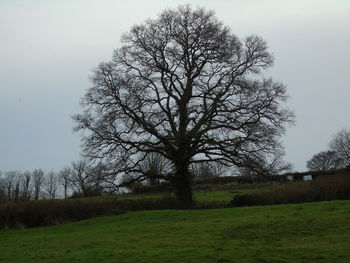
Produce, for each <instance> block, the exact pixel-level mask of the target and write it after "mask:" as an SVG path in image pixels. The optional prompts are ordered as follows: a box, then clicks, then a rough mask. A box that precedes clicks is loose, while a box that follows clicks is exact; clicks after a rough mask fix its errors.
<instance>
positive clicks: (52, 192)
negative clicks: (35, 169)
mask: <svg viewBox="0 0 350 263" xmlns="http://www.w3.org/2000/svg"><path fill="white" fill-rule="evenodd" d="M44 187H45V193H44V194H45V196H46V197H47V198H48V199H55V198H56V193H57V189H58V187H59V181H58V175H57V174H56V173H55V172H53V171H51V172H49V173H47V174H46V177H45V181H44Z"/></svg>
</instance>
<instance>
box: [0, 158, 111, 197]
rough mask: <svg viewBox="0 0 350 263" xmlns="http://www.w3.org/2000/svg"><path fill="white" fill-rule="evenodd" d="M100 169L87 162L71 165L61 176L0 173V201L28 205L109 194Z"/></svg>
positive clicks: (50, 172) (35, 171)
mask: <svg viewBox="0 0 350 263" xmlns="http://www.w3.org/2000/svg"><path fill="white" fill-rule="evenodd" d="M102 170H103V168H102V167H101V166H91V165H89V164H88V162H87V161H85V160H79V161H77V162H72V164H71V165H70V166H67V167H64V168H63V169H62V170H61V171H59V172H54V171H49V172H45V171H44V170H42V169H35V170H34V171H31V172H30V171H25V172H20V171H8V172H0V200H3V201H4V200H5V201H27V200H38V199H55V198H67V197H72V196H73V197H83V196H91V195H99V194H101V193H102V192H103V191H107V187H105V185H104V182H103V180H102V178H103V172H102Z"/></svg>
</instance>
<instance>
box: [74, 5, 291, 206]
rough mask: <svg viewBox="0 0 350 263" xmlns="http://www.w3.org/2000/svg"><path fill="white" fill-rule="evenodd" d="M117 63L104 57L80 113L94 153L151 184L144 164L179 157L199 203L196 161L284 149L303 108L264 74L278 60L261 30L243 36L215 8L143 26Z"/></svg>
mask: <svg viewBox="0 0 350 263" xmlns="http://www.w3.org/2000/svg"><path fill="white" fill-rule="evenodd" d="M122 42H123V46H122V47H121V48H119V49H116V50H115V51H114V53H113V58H112V60H111V62H107V63H101V64H100V65H99V66H98V68H97V69H96V70H95V72H94V75H93V76H92V78H91V80H92V84H93V86H92V87H91V88H90V89H88V91H87V93H86V95H85V97H84V98H83V99H82V105H83V107H84V111H83V113H82V114H77V115H75V116H74V117H73V118H74V120H75V122H76V127H75V130H76V131H85V133H84V134H85V135H84V137H83V138H82V140H83V142H84V147H83V152H84V154H85V155H86V157H89V158H91V159H95V160H99V161H101V162H103V163H104V164H105V165H106V166H107V167H108V169H109V170H110V174H111V176H115V174H118V175H121V176H122V175H123V174H128V175H133V176H132V180H144V179H145V176H144V174H143V173H142V170H141V169H140V163H142V162H143V160H145V158H147V156H148V155H149V154H152V153H158V154H161V155H162V156H164V157H165V158H167V159H168V160H170V161H171V162H172V163H173V167H174V171H175V172H174V173H173V174H172V175H169V177H168V178H167V179H168V180H170V181H172V182H173V183H174V184H175V186H176V189H177V196H178V198H179V199H180V200H182V201H183V202H186V203H191V202H192V188H191V184H192V176H191V173H190V170H189V168H190V166H191V164H192V163H199V162H219V163H221V164H223V165H226V166H231V165H235V166H242V165H244V164H246V163H247V161H246V160H247V159H249V158H251V157H252V156H261V155H264V154H267V153H271V152H273V151H275V149H276V147H277V146H278V144H279V142H278V140H277V138H278V137H279V136H280V135H281V134H283V132H284V129H285V125H286V124H287V123H290V122H292V120H293V114H292V112H291V111H290V110H288V109H287V108H284V105H285V103H284V102H285V101H286V99H287V96H286V88H285V86H284V85H283V84H281V83H279V82H275V81H273V80H272V79H265V78H263V77H262V74H261V73H262V71H263V70H266V69H268V68H269V67H270V66H271V65H272V64H273V58H272V55H271V54H270V53H269V52H268V47H267V44H266V42H265V41H264V40H263V39H261V38H260V37H258V36H255V35H253V36H249V37H247V38H245V39H244V40H243V41H241V40H240V39H239V38H237V37H236V36H235V35H234V34H233V33H232V32H231V30H230V29H229V28H228V27H227V26H224V25H223V24H222V23H221V22H220V21H219V20H218V19H217V18H216V17H215V15H214V13H213V12H212V11H206V10H205V9H203V8H199V9H196V10H192V9H191V8H190V7H189V6H180V7H179V8H178V9H176V10H172V9H169V10H165V11H163V12H162V13H161V14H160V15H159V17H158V18H156V19H153V20H151V19H149V20H147V21H146V22H145V23H143V24H140V25H136V26H134V27H132V28H131V30H130V31H129V32H128V33H126V34H125V35H124V36H123V37H122Z"/></svg>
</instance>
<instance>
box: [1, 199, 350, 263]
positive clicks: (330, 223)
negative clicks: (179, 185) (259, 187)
mask: <svg viewBox="0 0 350 263" xmlns="http://www.w3.org/2000/svg"><path fill="white" fill-rule="evenodd" d="M349 248H350V201H331V202H317V203H304V204H296V205H275V206H259V207H243V208H229V209H216V210H163V211H142V212H130V213H127V214H123V215H119V216H110V217H99V218H94V219H89V220H84V221H80V222H76V223H70V224H65V225H57V226H52V227H42V228H32V229H21V230H5V231H0V262H1V263H13V262H16V263H21V262H23V263H24V262H25V263H31V262H42V263H46V262H62V263H63V262H71V263H76V262H84V263H95V262H111V263H112V262H118V263H122V262H140V263H141V262H145V263H146V262H147V263H152V262H157V263H158V262H203V263H205V262H266V263H267V262H269V263H273V262H293V263H294V262H308V263H309V262H344V263H345V262H350V249H349Z"/></svg>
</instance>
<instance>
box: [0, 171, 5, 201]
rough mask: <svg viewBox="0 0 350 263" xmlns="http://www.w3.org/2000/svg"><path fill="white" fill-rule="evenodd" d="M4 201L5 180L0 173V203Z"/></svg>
mask: <svg viewBox="0 0 350 263" xmlns="http://www.w3.org/2000/svg"><path fill="white" fill-rule="evenodd" d="M3 200H6V184H5V179H4V178H3V177H2V172H1V171H0V202H1V201H3Z"/></svg>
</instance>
